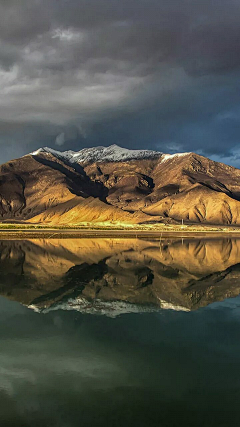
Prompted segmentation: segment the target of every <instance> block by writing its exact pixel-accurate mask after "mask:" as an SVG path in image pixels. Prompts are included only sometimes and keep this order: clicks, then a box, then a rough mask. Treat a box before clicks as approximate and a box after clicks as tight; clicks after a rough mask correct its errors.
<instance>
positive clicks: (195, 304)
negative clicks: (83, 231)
mask: <svg viewBox="0 0 240 427" xmlns="http://www.w3.org/2000/svg"><path fill="white" fill-rule="evenodd" d="M239 294H240V240H238V239H227V238H224V239H212V240H208V239H202V240H197V239H189V240H188V239H179V240H170V239H165V240H163V239H162V240H160V241H159V240H143V239H142V240H140V239H129V240H127V239H104V238H103V239H61V240H57V239H52V240H51V239H49V240H43V239H35V240H22V241H21V240H16V241H14V240H2V241H0V337H1V350H0V425H1V426H3V427H33V426H34V427H40V426H41V427H80V426H82V427H85V426H86V427H88V426H89V427H90V426H91V427H95V426H99V427H100V426H104V427H112V426H113V427H121V426H124V427H127V426H131V427H135V426H137V427H141V426H144V427H153V426H156V427H175V426H176V427H183V426H184V427H190V426H193V427H215V426H216V427H221V426H224V427H225V426H226V427H232V426H234V427H235V426H237V425H239V402H240V296H239Z"/></svg>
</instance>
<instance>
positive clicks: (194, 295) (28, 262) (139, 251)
mask: <svg viewBox="0 0 240 427" xmlns="http://www.w3.org/2000/svg"><path fill="white" fill-rule="evenodd" d="M0 273H1V274H0V277H1V279H0V294H1V295H2V296H6V297H8V298H9V299H13V300H16V301H19V302H21V303H23V304H25V305H28V306H31V307H33V308H34V309H35V310H51V309H56V308H64V309H71V308H72V309H76V310H80V311H84V310H85V309H88V310H89V309H94V310H100V309H99V307H102V305H103V304H106V303H107V304H108V305H107V310H114V308H113V304H114V303H116V302H118V303H119V302H121V303H124V304H130V305H131V306H132V305H137V306H140V307H142V309H143V308H144V307H151V308H152V309H154V308H158V307H163V308H165V307H166V308H176V309H188V310H194V309H197V308H199V307H203V306H206V305H208V304H210V303H213V302H216V301H222V300H223V299H225V298H229V297H235V296H237V295H239V293H240V240H237V239H223V240H189V241H187V240H186V241H182V240H176V241H169V240H164V241H162V242H160V243H159V242H157V241H143V240H137V239H136V240H125V239H119V240H117V239H105V240H104V239H101V240H99V239H69V240H67V239H66V240H65V239H63V240H31V241H30V240H29V241H1V242H0ZM96 305H97V306H98V309H97V308H96ZM101 310H102V308H101Z"/></svg>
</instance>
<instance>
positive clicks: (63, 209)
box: [0, 146, 240, 224]
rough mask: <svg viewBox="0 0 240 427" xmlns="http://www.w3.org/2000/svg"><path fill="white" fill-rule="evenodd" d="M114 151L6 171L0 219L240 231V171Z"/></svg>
mask: <svg viewBox="0 0 240 427" xmlns="http://www.w3.org/2000/svg"><path fill="white" fill-rule="evenodd" d="M110 149H111V153H112V152H113V153H114V150H115V151H116V153H117V156H115V157H114V156H110V157H108V158H107V157H106V156H105V157H103V158H102V159H101V153H102V151H104V150H103V147H97V148H95V149H88V150H83V151H88V153H90V154H91V153H94V155H95V153H96V152H97V154H98V155H97V157H96V156H95V157H94V155H91V156H86V155H84V156H82V154H81V153H82V151H80V152H79V153H75V154H74V153H73V152H66V153H60V152H56V151H54V150H50V151H49V149H41V150H38V151H37V152H35V153H32V154H30V155H27V156H24V157H22V158H20V159H17V160H13V161H11V162H8V163H6V164H4V165H2V166H0V218H2V220H5V221H6V220H29V221H31V222H48V223H49V224H78V223H81V222H84V223H86V222H113V221H114V222H128V223H139V222H146V221H149V220H150V221H151V220H155V221H163V220H164V218H165V219H166V218H168V221H169V220H170V221H171V220H177V221H179V220H181V219H184V220H186V221H189V222H203V223H210V224H240V215H239V213H240V170H239V169H236V168H233V167H230V166H226V165H224V164H222V163H217V162H214V161H212V160H209V159H207V158H205V157H203V156H199V155H197V154H194V153H183V154H179V155H164V154H161V153H153V154H152V153H151V152H147V151H146V152H140V154H139V152H136V153H137V155H135V157H134V151H131V157H127V155H128V151H129V150H124V149H121V152H120V154H121V156H122V157H123V158H124V161H122V160H121V156H119V153H118V150H119V147H116V146H114V147H109V148H108V149H106V150H110ZM91 150H92V151H91ZM125 152H126V153H127V155H125V154H126V153H125ZM99 153H100V154H99ZM122 153H123V154H122ZM132 153H133V154H132ZM146 153H147V154H146ZM144 156H146V157H144ZM115 158H116V159H117V160H112V159H115ZM119 158H120V160H119ZM96 159H97V160H96Z"/></svg>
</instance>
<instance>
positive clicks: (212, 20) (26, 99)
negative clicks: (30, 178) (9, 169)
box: [0, 0, 240, 167]
mask: <svg viewBox="0 0 240 427" xmlns="http://www.w3.org/2000/svg"><path fill="white" fill-rule="evenodd" d="M239 22H240V2H239V0H0V163H3V162H5V161H7V160H10V159H12V158H17V157H20V156H22V155H24V154H26V153H29V152H31V151H34V150H36V149H37V148H39V147H44V146H48V147H52V148H55V149H58V150H61V151H64V150H69V149H72V150H80V149H82V148H85V147H92V146H98V145H104V146H108V145H111V144H118V145H120V146H123V147H127V148H133V149H134V148H136V149H141V148H144V149H146V148H149V149H153V150H158V151H162V152H165V153H174V152H184V151H193V152H197V153H199V154H202V155H205V156H207V157H210V158H212V159H214V160H217V161H222V162H225V163H227V164H231V165H233V166H236V167H240V120H239V118H240V84H239V82H240V25H239Z"/></svg>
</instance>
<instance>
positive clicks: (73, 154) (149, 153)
mask: <svg viewBox="0 0 240 427" xmlns="http://www.w3.org/2000/svg"><path fill="white" fill-rule="evenodd" d="M41 153H50V154H52V155H53V156H55V157H57V158H58V159H60V160H62V161H63V162H68V163H71V164H73V165H74V164H75V165H76V164H80V165H81V164H86V163H95V162H98V163H100V162H127V161H129V160H141V159H153V158H158V157H159V158H161V163H163V162H166V161H167V160H174V159H177V158H179V157H183V156H187V155H189V154H190V153H176V154H163V153H161V152H160V151H153V150H130V149H128V148H122V147H119V146H118V145H116V144H114V145H110V146H109V147H103V146H99V147H93V148H83V149H82V150H80V151H72V150H69V151H63V152H61V151H57V150H54V149H53V148H48V147H44V148H39V149H38V150H36V151H33V152H32V153H30V154H31V155H32V156H37V155H39V154H41Z"/></svg>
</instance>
